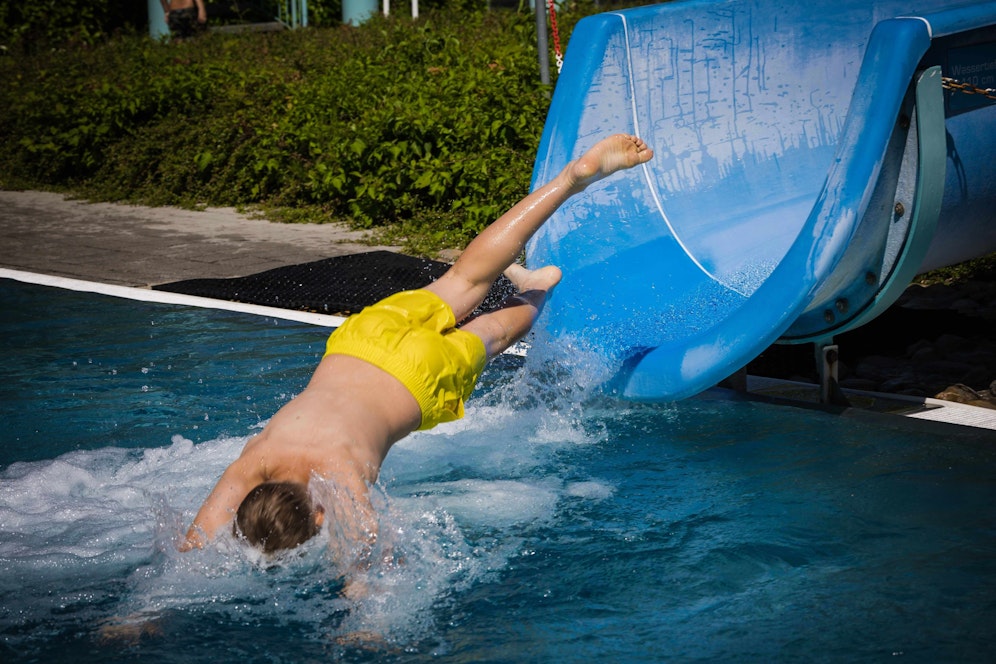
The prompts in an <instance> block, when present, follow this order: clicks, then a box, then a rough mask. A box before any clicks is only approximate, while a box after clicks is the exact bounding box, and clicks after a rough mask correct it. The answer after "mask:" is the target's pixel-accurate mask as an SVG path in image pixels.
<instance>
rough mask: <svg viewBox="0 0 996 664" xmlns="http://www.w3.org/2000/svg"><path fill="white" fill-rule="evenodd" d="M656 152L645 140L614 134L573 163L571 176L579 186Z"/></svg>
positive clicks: (642, 160) (643, 159)
mask: <svg viewBox="0 0 996 664" xmlns="http://www.w3.org/2000/svg"><path fill="white" fill-rule="evenodd" d="M653 156H654V151H653V150H651V149H650V148H648V147H647V144H646V143H644V142H643V141H642V140H641V139H639V138H638V137H636V136H630V135H629V134H614V135H612V136H609V137H608V138H603V139H602V140H600V141H599V142H598V143H595V145H593V146H592V147H591V148H590V149H589V150H588V151H587V152H585V153H584V154H583V155H582V156H581V157H580V158H579V159H577V160H576V161H575V162H574V163H573V164H571V165H570V171H569V173H570V177H571V179H572V180H573V182H574V185H575V187H576V188H577V189H583V188H585V187H587V186H588V185H589V184H591V183H592V182H595V181H597V180H601V179H602V178H604V177H605V176H607V175H611V174H612V173H615V172H616V171H619V170H622V169H624V168H632V167H633V166H637V165H639V164H642V163H645V162H647V161H650V159H651V158H652V157H653Z"/></svg>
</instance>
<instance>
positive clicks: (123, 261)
mask: <svg viewBox="0 0 996 664" xmlns="http://www.w3.org/2000/svg"><path fill="white" fill-rule="evenodd" d="M0 238H2V240H0V241H2V245H0V249H2V250H0V277H4V276H7V277H10V276H12V274H16V275H18V277H23V276H25V275H38V276H39V279H38V280H37V281H35V280H34V279H33V278H31V279H29V280H32V281H35V282H36V283H45V284H48V285H54V286H59V287H63V288H69V289H74V290H94V291H96V292H102V293H105V294H109V295H116V296H121V297H130V298H134V299H142V300H150V301H158V302H163V301H167V302H175V303H182V304H192V305H194V306H206V307H211V308H223V309H229V308H234V309H237V310H241V311H247V312H249V313H259V314H262V315H271V316H276V317H283V318H290V319H294V320H302V321H305V322H311V323H315V324H320V325H331V326H335V325H338V324H339V322H341V320H342V319H341V318H337V317H332V316H324V315H319V314H310V313H305V312H291V311H287V310H274V309H272V308H268V307H256V306H253V305H244V304H236V303H228V302H220V301H217V300H206V299H204V298H195V297H189V296H182V295H176V294H172V293H166V292H162V291H153V290H151V287H153V286H157V285H161V284H166V283H171V282H175V281H181V280H185V279H200V278H208V279H210V278H229V277H240V276H245V275H248V274H254V273H257V272H262V271H264V270H269V269H273V268H277V267H285V266H289V265H296V264H300V263H306V262H309V261H316V260H321V259H325V258H332V257H335V256H342V255H346V254H351V253H360V252H366V251H374V250H377V249H387V250H392V251H393V250H397V247H385V246H372V245H368V244H365V243H363V242H362V240H363V234H362V233H357V232H352V231H349V230H347V229H344V228H343V227H341V226H337V225H332V224H328V225H314V224H308V225H303V224H280V223H274V222H270V221H266V220H265V219H260V218H253V217H252V216H250V215H246V214H242V213H239V212H237V211H235V210H233V209H224V208H223V209H207V210H201V211H195V210H182V209H177V208H148V207H138V206H130V205H118V204H110V203H87V202H84V201H79V200H73V199H67V198H66V197H64V196H62V195H60V194H54V193H47V192H34V191H28V192H20V191H0ZM5 272H8V273H7V274H5ZM93 285H97V287H95V288H94V287H92V286H93ZM814 390H815V388H814V386H811V385H809V386H800V385H799V384H793V383H790V382H787V381H773V380H771V379H752V381H751V384H750V385H749V388H748V392H749V393H750V394H752V395H754V396H755V397H758V398H776V399H778V400H780V401H786V402H790V403H799V404H801V403H806V402H812V394H811V393H812V392H814ZM878 396H879V397H885V398H884V399H882V398H878V399H874V401H875V402H876V404H881V403H885V404H886V405H885V406H884V407H879V406H878V405H876V406H875V407H868V408H861V407H858V408H856V409H855V410H857V411H867V412H872V411H876V412H879V413H882V412H887V413H894V414H896V415H899V416H902V417H905V418H915V419H922V420H932V421H936V422H941V423H948V424H956V425H959V426H964V427H970V428H973V429H975V430H994V431H996V410H990V409H985V408H978V407H971V406H964V405H962V404H952V403H950V402H943V401H938V400H936V399H911V398H902V397H897V398H896V399H892V398H890V397H889V395H878ZM892 402H895V403H892Z"/></svg>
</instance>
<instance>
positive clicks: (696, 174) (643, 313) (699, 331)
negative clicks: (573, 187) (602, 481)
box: [528, 0, 996, 400]
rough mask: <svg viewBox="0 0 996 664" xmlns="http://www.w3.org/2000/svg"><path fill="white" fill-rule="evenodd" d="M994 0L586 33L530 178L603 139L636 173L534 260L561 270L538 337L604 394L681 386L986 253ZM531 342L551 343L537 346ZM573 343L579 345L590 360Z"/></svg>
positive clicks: (552, 226)
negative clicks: (599, 382)
mask: <svg viewBox="0 0 996 664" xmlns="http://www.w3.org/2000/svg"><path fill="white" fill-rule="evenodd" d="M994 22H996V3H963V4H961V5H958V6H956V7H954V8H952V7H951V3H950V2H940V1H933V2H931V1H924V2H877V3H869V2H866V1H860V2H859V1H857V0H842V1H838V2H815V3H814V2H808V3H800V2H786V1H783V0H750V1H734V2H673V3H667V4H662V5H654V6H650V7H644V8H639V9H635V10H627V11H622V12H611V13H606V14H601V15H598V16H593V17H590V18H588V19H585V20H583V21H581V22H580V23H579V24H578V26H577V27H576V29H575V31H574V33H573V34H572V37H571V42H570V44H569V46H568V50H567V54H566V59H565V64H564V69H563V71H562V73H561V76H560V78H559V80H558V82H557V88H556V91H555V94H554V98H553V102H552V105H551V110H550V114H549V117H548V120H547V124H546V127H545V129H544V134H543V139H542V143H541V146H540V150H539V154H538V156H537V161H536V166H535V170H534V183H540V182H543V181H546V180H547V179H549V178H550V177H552V176H553V175H554V174H555V173H556V172H558V171H559V170H560V169H561V168H562V167H563V166H564V165H565V164H566V163H567V162H568V161H570V160H571V159H572V158H574V157H576V156H577V155H579V154H580V153H582V152H583V151H584V150H585V149H587V148H588V147H590V146H591V145H592V144H594V143H595V142H596V141H597V140H598V139H600V138H601V137H603V136H605V135H607V134H610V133H615V132H627V133H634V134H638V135H639V136H641V137H642V138H643V139H644V140H645V141H646V142H647V143H648V145H650V146H651V147H652V148H653V149H654V151H655V158H654V159H653V161H651V162H650V163H648V164H646V165H644V166H642V167H639V168H637V169H633V170H631V171H627V172H624V173H618V174H616V175H614V176H612V177H611V178H608V179H606V180H604V181H602V182H599V183H597V184H596V185H593V186H592V187H591V188H589V190H588V192H587V193H586V195H584V196H580V197H577V198H576V199H575V200H572V201H570V202H569V203H568V204H567V205H565V206H564V207H563V208H562V209H561V210H560V211H559V212H558V213H557V215H556V216H555V217H554V218H553V219H552V220H551V221H550V222H548V224H547V225H546V226H545V227H544V228H543V229H542V230H541V232H540V233H538V234H537V236H536V237H535V238H534V240H533V241H532V242H531V244H530V246H529V248H528V257H529V261H530V263H531V265H534V266H535V265H543V264H548V263H553V264H556V265H559V266H560V267H561V268H562V269H563V270H564V273H565V278H564V280H563V282H562V283H561V285H560V286H558V288H557V291H556V292H555V294H554V296H553V299H552V301H551V303H550V306H549V307H548V308H547V311H546V313H545V314H544V318H543V319H542V321H541V327H542V328H544V330H545V331H546V332H548V333H549V335H548V336H547V338H548V339H549V340H550V341H549V342H550V343H556V344H559V345H566V346H569V347H572V348H577V349H578V350H579V351H591V352H592V354H593V355H597V356H601V357H607V358H609V363H610V364H611V365H612V368H611V370H610V371H609V374H611V375H610V377H609V378H608V379H607V381H606V382H607V383H608V384H609V385H610V387H611V389H612V391H614V392H617V393H619V394H621V395H623V396H626V397H629V398H634V399H641V400H670V399H679V398H683V397H686V396H691V395H693V394H696V393H698V392H700V391H702V390H704V389H707V388H708V387H710V386H712V385H714V384H716V383H717V382H719V381H721V380H722V379H723V378H725V377H726V376H728V375H730V374H732V373H734V372H735V371H737V370H738V369H740V368H741V367H743V366H744V365H746V364H747V363H748V362H749V361H750V360H752V359H753V358H754V357H756V356H757V355H758V354H759V353H760V352H761V351H763V350H764V349H765V348H766V347H768V346H769V345H771V344H772V343H774V342H776V341H782V342H788V343H803V342H806V343H808V342H823V341H825V340H829V339H832V337H833V336H834V335H835V334H839V333H841V332H843V331H846V330H848V329H852V328H854V327H857V326H860V325H862V324H864V323H865V322H867V321H868V320H871V319H872V318H874V317H875V316H876V315H877V314H879V313H881V311H883V310H884V309H885V308H886V307H887V306H888V305H889V304H891V302H892V301H894V299H895V298H896V297H897V296H898V295H899V294H900V293H901V292H902V290H903V288H905V286H906V285H907V284H908V282H909V280H910V279H911V278H912V277H913V276H915V274H916V273H917V272H918V271H922V270H924V269H931V268H934V267H939V266H942V265H950V264H953V263H956V262H960V261H963V260H967V259H970V258H973V257H976V256H979V255H982V254H984V253H988V252H989V251H992V250H993V249H996V230H994V228H996V224H992V223H991V221H992V214H991V213H990V212H989V210H990V209H991V208H992V204H993V202H994V198H996V191H994V186H996V185H994V181H996V178H993V177H992V173H991V166H990V162H991V161H992V160H991V159H990V158H989V155H990V154H991V153H992V148H993V145H992V144H991V135H996V131H993V130H994V128H996V124H994V120H996V115H993V113H994V109H993V108H992V104H993V102H992V100H990V99H988V98H987V97H986V96H985V95H979V94H976V95H969V94H967V93H965V92H962V91H957V90H953V89H951V87H950V85H949V83H948V79H952V78H955V79H956V80H958V81H959V82H962V83H964V84H966V85H968V86H974V88H973V89H975V88H979V87H996V45H994V43H996V37H994V31H993V29H992V28H991V27H990V24H992V23H994ZM544 336H546V335H544ZM583 354H584V353H583V352H582V353H579V355H583Z"/></svg>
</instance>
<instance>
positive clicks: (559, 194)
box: [427, 134, 653, 321]
mask: <svg viewBox="0 0 996 664" xmlns="http://www.w3.org/2000/svg"><path fill="white" fill-rule="evenodd" d="M652 156H653V150H651V149H650V148H648V147H647V146H646V144H645V143H644V142H643V141H641V140H640V139H639V138H637V137H636V136H628V135H625V134H616V135H614V136H610V137H608V138H605V139H602V140H601V141H599V142H598V143H596V144H595V145H594V146H593V147H592V148H591V149H590V150H588V151H587V152H586V153H585V154H584V155H583V156H581V158H579V159H577V160H575V161H572V162H571V163H569V164H568V165H567V166H565V167H564V170H562V171H561V172H560V173H559V174H558V175H557V176H556V177H555V178H554V179H553V180H551V181H550V182H548V183H546V184H545V185H543V186H542V187H540V188H539V189H537V190H536V191H534V192H532V193H530V194H529V195H528V196H526V197H525V198H524V199H522V200H521V201H519V202H518V203H516V205H515V206H514V207H512V209H511V210H509V211H508V212H506V213H505V214H504V215H502V216H501V217H500V218H499V219H498V220H497V221H495V222H494V223H492V224H491V225H490V226H488V227H487V228H485V229H484V231H483V232H481V234H480V235H478V236H477V237H476V238H474V240H473V241H472V242H471V243H470V245H469V246H468V247H467V249H466V250H464V252H463V254H461V255H460V258H459V259H457V262H456V263H454V265H453V267H451V268H450V269H449V270H448V271H447V272H446V274H444V275H443V276H442V277H440V278H439V279H438V280H437V281H435V282H433V283H431V284H429V286H427V288H428V290H431V291H433V292H434V293H436V294H437V295H439V296H440V297H441V298H442V299H443V300H444V301H445V302H446V303H447V304H449V305H450V307H451V308H452V309H453V313H454V315H455V316H456V319H457V320H458V321H459V320H463V319H464V318H466V317H467V316H468V315H470V313H471V312H472V311H473V310H474V309H476V308H477V306H478V305H480V303H481V302H482V301H483V300H484V297H485V296H486V295H487V294H488V290H489V289H490V288H491V284H493V283H494V280H495V279H497V278H498V275H499V274H501V273H502V271H504V270H505V268H507V267H509V266H510V265H512V263H514V262H515V259H516V258H518V256H519V254H520V253H522V249H523V247H525V245H526V242H527V241H528V240H529V238H530V237H532V235H533V233H535V232H536V231H537V230H538V229H539V227H540V226H542V225H543V223H544V222H545V221H546V220H547V219H549V218H550V215H552V214H553V213H554V212H555V211H556V210H557V208H558V207H560V205H561V204H562V203H564V201H566V200H567V199H568V198H570V197H571V196H573V195H574V194H576V193H579V192H581V191H583V190H584V188H585V187H587V186H588V185H589V184H591V183H592V182H595V181H596V180H600V179H602V178H604V177H606V176H607V175H611V174H612V173H614V172H616V171H618V170H621V169H624V168H631V167H633V166H636V165H637V164H642V163H644V162H646V161H648V160H649V159H650V158H651V157H652ZM558 280H559V277H558ZM544 297H545V296H544Z"/></svg>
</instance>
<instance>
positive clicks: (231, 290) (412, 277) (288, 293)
mask: <svg viewBox="0 0 996 664" xmlns="http://www.w3.org/2000/svg"><path fill="white" fill-rule="evenodd" d="M448 268H449V264H448V263H441V262H439V261H432V260H428V259H424V258H414V257H412V256H405V255H403V254H396V253H393V252H390V251H370V252H367V253H362V254H350V255H346V256H336V257H335V258H326V259H324V260H320V261H314V262H312V263H301V264H300V265H289V266H287V267H278V268H275V269H273V270H266V271H265V272H259V273H257V274H251V275H249V276H245V277H235V278H232V279H188V280H185V281H176V282H173V283H171V284H163V285H161V286H156V287H155V289H156V290H162V291H169V292H172V293H183V294H184V295H196V296H199V297H209V298H212V299H216V300H228V301H231V302H243V303H246V304H259V305H264V306H268V307H279V308H281V309H294V310H296V311H312V312H317V313H322V314H337V315H343V316H346V315H349V314H353V313H356V312H358V311H359V310H360V309H362V308H363V307H365V306H367V305H370V304H373V303H375V302H378V301H380V300H382V299H384V298H385V297H387V296H388V295H391V294H392V293H397V292H398V291H403V290H411V289H414V288H421V287H422V286H425V285H426V284H428V283H431V282H433V281H435V280H436V279H438V278H439V277H441V276H442V275H443V273H444V272H446V270H447V269H448ZM514 290H515V289H514V287H513V286H512V284H511V283H510V282H509V281H508V279H506V278H505V277H500V278H499V280H498V281H496V282H495V285H494V286H492V288H491V292H490V293H489V294H488V297H487V299H485V301H484V304H483V305H481V308H480V311H489V310H491V309H494V308H496V307H497V306H498V305H499V304H501V301H502V300H503V299H505V297H506V296H507V295H508V294H510V293H512V292H514Z"/></svg>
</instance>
